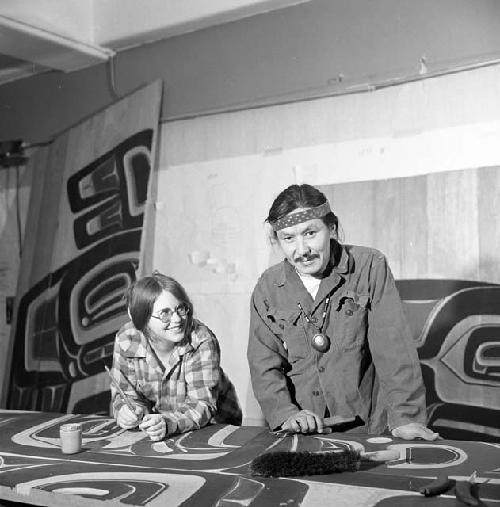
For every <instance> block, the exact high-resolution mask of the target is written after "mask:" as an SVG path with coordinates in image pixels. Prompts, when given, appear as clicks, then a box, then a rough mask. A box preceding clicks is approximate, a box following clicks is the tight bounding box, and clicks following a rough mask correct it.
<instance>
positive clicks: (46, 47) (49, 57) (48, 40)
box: [0, 0, 310, 85]
mask: <svg viewBox="0 0 500 507" xmlns="http://www.w3.org/2000/svg"><path fill="white" fill-rule="evenodd" d="M307 1H310V0H216V1H210V2H207V0H190V1H189V2H185V1H181V0H148V1H147V2H145V1H144V0H142V1H137V0H2V2H1V4H0V85H2V84H5V83H7V82H11V81H14V80H16V79H20V78H24V77H28V76H31V75H34V74H39V73H41V72H47V71H50V70H58V71H62V72H71V71H74V70H78V69H81V68H85V67H89V66H91V65H96V64H99V63H103V62H105V61H107V60H109V59H110V58H111V57H112V56H113V55H115V54H116V53H117V52H119V51H123V50H125V49H127V48H130V47H135V46H139V45H142V44H147V43H150V42H153V41H155V40H160V39H164V38H167V37H174V36H177V35H181V34H183V33H187V32H192V31H195V30H201V29H203V28H207V27H209V26H214V25H218V24H222V23H227V22H230V21H235V20H237V19H241V18H244V17H248V16H253V15H256V14H260V13H263V12H268V11H271V10H276V9H280V8H284V7H288V6H290V5H294V4H299V3H304V2H307Z"/></svg>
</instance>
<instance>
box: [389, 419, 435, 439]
mask: <svg viewBox="0 0 500 507" xmlns="http://www.w3.org/2000/svg"><path fill="white" fill-rule="evenodd" d="M391 433H392V436H394V437H397V438H402V439H403V440H416V439H417V438H421V439H423V440H437V439H438V438H439V433H434V432H433V431H432V430H430V429H429V428H427V427H426V426H424V425H423V424H420V423H409V424H404V425H403V426H398V427H397V428H394V429H393V430H392V431H391Z"/></svg>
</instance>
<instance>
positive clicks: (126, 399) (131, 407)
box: [104, 365, 136, 414]
mask: <svg viewBox="0 0 500 507" xmlns="http://www.w3.org/2000/svg"><path fill="white" fill-rule="evenodd" d="M104 368H106V371H107V372H108V375H109V378H110V379H111V382H112V384H113V385H114V386H115V388H116V390H117V391H118V394H119V395H120V398H121V399H122V400H123V402H124V403H125V404H126V405H127V407H128V408H129V410H130V411H131V412H132V413H133V414H135V413H136V412H135V409H136V407H135V406H134V404H133V403H132V402H131V401H130V398H129V397H128V396H127V395H126V394H125V392H124V391H123V389H122V388H121V387H120V384H119V383H118V382H117V381H116V379H115V378H114V377H113V375H112V374H111V371H110V369H109V368H108V367H107V366H106V365H104Z"/></svg>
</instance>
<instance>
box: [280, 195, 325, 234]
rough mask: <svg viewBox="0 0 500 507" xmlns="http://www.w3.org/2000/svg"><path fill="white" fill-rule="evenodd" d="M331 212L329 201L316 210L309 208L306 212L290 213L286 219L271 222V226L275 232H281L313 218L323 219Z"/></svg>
mask: <svg viewBox="0 0 500 507" xmlns="http://www.w3.org/2000/svg"><path fill="white" fill-rule="evenodd" d="M330 212H331V209H330V204H329V203H328V201H326V202H325V203H323V204H321V205H320V206H316V207H315V208H308V209H305V210H304V211H297V212H295V213H294V212H293V211H292V212H291V213H288V215H285V216H284V217H281V218H278V220H276V221H274V222H271V226H272V228H273V231H274V232H276V231H280V230H281V229H284V228H285V227H291V226H292V225H297V224H301V223H302V222H307V221H308V220H311V219H313V218H323V217H324V216H326V215H328V213H330Z"/></svg>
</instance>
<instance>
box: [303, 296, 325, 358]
mask: <svg viewBox="0 0 500 507" xmlns="http://www.w3.org/2000/svg"><path fill="white" fill-rule="evenodd" d="M329 305H330V296H328V297H327V298H326V300H325V307H324V308H323V314H322V316H321V326H318V325H317V324H316V323H315V322H313V321H312V319H311V316H310V315H308V314H307V313H306V312H305V311H304V309H303V308H302V305H301V304H300V302H297V306H298V307H299V309H300V311H301V313H302V314H303V315H304V318H305V319H306V321H307V323H308V324H311V325H312V326H314V327H315V328H316V329H317V330H318V332H317V333H316V334H315V335H314V336H313V337H312V339H311V345H312V347H313V349H315V350H317V351H318V352H326V351H327V350H328V349H329V348H330V338H328V336H326V334H325V333H323V328H324V327H325V324H326V320H327V313H328V306H329Z"/></svg>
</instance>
